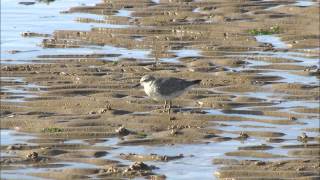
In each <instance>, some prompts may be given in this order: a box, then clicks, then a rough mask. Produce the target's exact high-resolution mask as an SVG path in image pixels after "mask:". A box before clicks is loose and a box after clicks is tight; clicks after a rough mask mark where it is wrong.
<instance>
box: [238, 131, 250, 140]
mask: <svg viewBox="0 0 320 180" xmlns="http://www.w3.org/2000/svg"><path fill="white" fill-rule="evenodd" d="M239 137H240V138H244V139H247V138H248V137H249V135H248V134H247V133H245V132H243V131H242V132H241V133H240V136H239Z"/></svg>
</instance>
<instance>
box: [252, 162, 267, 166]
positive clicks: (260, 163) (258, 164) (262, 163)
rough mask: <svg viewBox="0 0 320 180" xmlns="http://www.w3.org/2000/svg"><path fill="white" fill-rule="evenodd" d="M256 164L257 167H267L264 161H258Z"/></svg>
mask: <svg viewBox="0 0 320 180" xmlns="http://www.w3.org/2000/svg"><path fill="white" fill-rule="evenodd" d="M254 164H255V165H257V166H263V165H265V164H266V162H263V161H256V162H255V163H254Z"/></svg>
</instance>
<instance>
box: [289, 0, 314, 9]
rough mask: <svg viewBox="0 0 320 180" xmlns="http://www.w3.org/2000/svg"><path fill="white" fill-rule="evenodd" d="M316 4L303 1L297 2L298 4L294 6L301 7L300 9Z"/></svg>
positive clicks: (306, 0)
mask: <svg viewBox="0 0 320 180" xmlns="http://www.w3.org/2000/svg"><path fill="white" fill-rule="evenodd" d="M315 3H316V2H313V1H308V0H301V1H297V3H295V4H293V5H294V6H299V7H308V6H312V5H314V4H315Z"/></svg>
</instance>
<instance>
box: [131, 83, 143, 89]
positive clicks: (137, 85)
mask: <svg viewBox="0 0 320 180" xmlns="http://www.w3.org/2000/svg"><path fill="white" fill-rule="evenodd" d="M139 86H141V84H140V83H138V84H135V85H133V86H132V88H136V87H139Z"/></svg>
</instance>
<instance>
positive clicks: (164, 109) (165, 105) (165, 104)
mask: <svg viewBox="0 0 320 180" xmlns="http://www.w3.org/2000/svg"><path fill="white" fill-rule="evenodd" d="M166 108H167V100H164V106H163V112H165V111H166Z"/></svg>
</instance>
